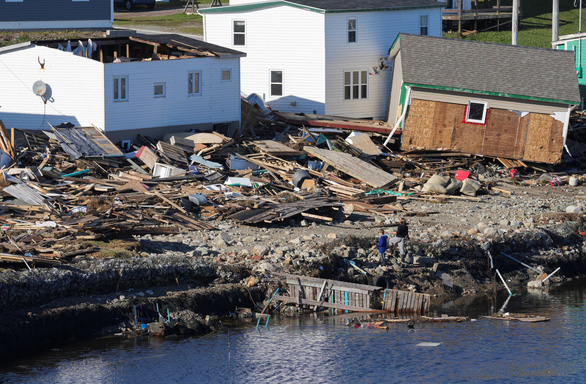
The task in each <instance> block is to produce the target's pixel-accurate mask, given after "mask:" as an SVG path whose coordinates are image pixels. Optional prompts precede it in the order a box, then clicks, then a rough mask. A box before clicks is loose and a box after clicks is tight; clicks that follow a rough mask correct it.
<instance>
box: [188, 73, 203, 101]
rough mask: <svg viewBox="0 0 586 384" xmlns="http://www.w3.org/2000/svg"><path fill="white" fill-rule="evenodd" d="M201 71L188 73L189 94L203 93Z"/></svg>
mask: <svg viewBox="0 0 586 384" xmlns="http://www.w3.org/2000/svg"><path fill="white" fill-rule="evenodd" d="M200 78H201V72H199V71H193V72H188V73H187V94H188V95H189V96H195V95H200V94H201V82H200Z"/></svg>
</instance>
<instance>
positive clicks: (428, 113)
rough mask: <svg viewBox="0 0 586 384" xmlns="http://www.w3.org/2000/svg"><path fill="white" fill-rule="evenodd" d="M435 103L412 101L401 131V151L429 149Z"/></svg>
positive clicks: (431, 144)
mask: <svg viewBox="0 0 586 384" xmlns="http://www.w3.org/2000/svg"><path fill="white" fill-rule="evenodd" d="M436 104H437V102H435V101H426V100H412V101H411V105H410V106H409V110H408V111H407V117H406V118H405V127H404V130H403V142H402V144H401V148H402V149H417V148H427V149H429V148H431V147H432V146H433V143H432V134H433V129H434V114H435V105H436Z"/></svg>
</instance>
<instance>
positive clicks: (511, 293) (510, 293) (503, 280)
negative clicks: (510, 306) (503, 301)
mask: <svg viewBox="0 0 586 384" xmlns="http://www.w3.org/2000/svg"><path fill="white" fill-rule="evenodd" d="M496 273H497V274H498V275H499V277H500V278H501V281H502V282H503V284H504V285H505V288H507V291H509V296H513V292H511V290H510V289H509V286H508V285H507V283H506V282H505V279H503V275H501V273H500V272H499V270H498V269H497V270H496Z"/></svg>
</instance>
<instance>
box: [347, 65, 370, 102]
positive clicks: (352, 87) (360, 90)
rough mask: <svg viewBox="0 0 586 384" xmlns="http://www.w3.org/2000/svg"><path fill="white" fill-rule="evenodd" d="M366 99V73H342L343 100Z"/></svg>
mask: <svg viewBox="0 0 586 384" xmlns="http://www.w3.org/2000/svg"><path fill="white" fill-rule="evenodd" d="M367 97H368V72H367V71H349V72H344V100H352V99H366V98H367Z"/></svg>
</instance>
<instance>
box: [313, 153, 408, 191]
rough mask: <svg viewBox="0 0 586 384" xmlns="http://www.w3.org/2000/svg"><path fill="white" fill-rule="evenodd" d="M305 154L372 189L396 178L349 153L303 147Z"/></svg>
mask: <svg viewBox="0 0 586 384" xmlns="http://www.w3.org/2000/svg"><path fill="white" fill-rule="evenodd" d="M303 149H304V151H305V152H307V153H309V154H310V155H313V156H315V157H317V158H319V159H320V160H322V161H325V162H326V163H327V164H329V165H331V166H332V167H334V168H336V169H338V170H340V171H342V172H344V173H346V174H348V175H350V176H352V177H355V178H357V179H358V180H360V181H362V182H364V183H366V184H368V185H370V186H371V187H373V188H382V187H384V186H386V185H388V184H390V183H392V182H394V181H395V180H396V179H397V178H396V177H395V176H393V175H391V174H390V173H387V172H385V171H383V170H382V169H379V168H377V167H375V166H374V165H372V164H369V163H367V162H365V161H362V160H360V159H357V158H356V157H354V156H352V155H350V154H349V153H344V152H337V151H330V150H327V149H320V148H315V147H304V148H303Z"/></svg>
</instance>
